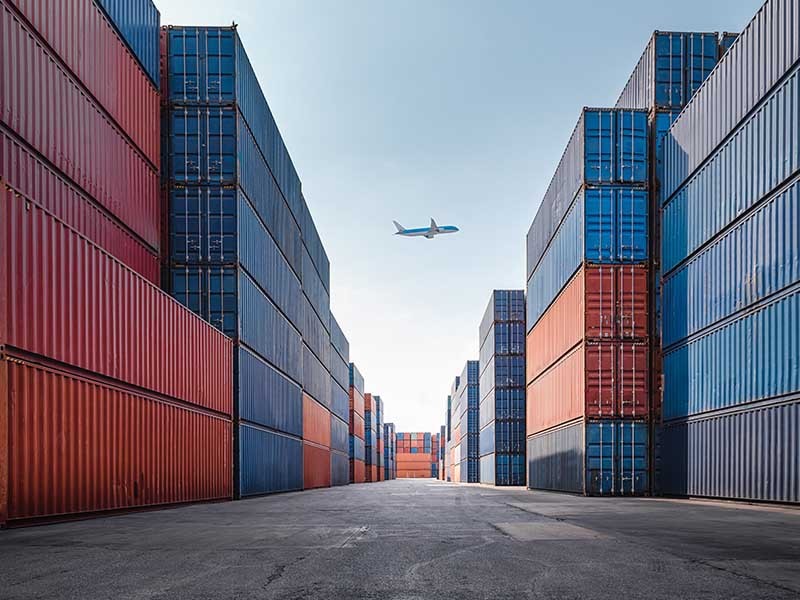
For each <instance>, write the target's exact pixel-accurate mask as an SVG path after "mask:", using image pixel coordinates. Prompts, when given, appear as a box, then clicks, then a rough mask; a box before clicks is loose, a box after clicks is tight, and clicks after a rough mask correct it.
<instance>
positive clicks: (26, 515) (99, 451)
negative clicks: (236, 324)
mask: <svg viewBox="0 0 800 600" xmlns="http://www.w3.org/2000/svg"><path fill="white" fill-rule="evenodd" d="M0 4H1V5H2V19H3V22H2V25H1V26H0V27H2V31H3V35H4V51H3V52H2V53H0V65H1V66H0V70H1V71H2V74H3V75H2V77H0V120H2V124H0V144H1V145H2V149H1V150H0V179H2V190H0V191H2V200H0V256H2V260H1V261H0V308H1V309H2V314H1V315H0V423H2V424H3V425H2V434H1V437H2V438H3V448H2V452H0V461H2V462H1V463H0V524H3V523H6V522H13V523H20V522H24V521H27V520H35V519H42V518H47V517H56V516H57V517H62V516H67V515H73V514H78V513H95V512H98V511H106V510H120V509H129V508H134V507H145V506H157V505H163V504H174V503H179V502H191V501H198V500H212V499H225V498H230V497H231V496H232V473H231V454H232V432H231V414H232V404H231V399H232V396H233V394H232V390H233V380H232V373H233V367H232V345H231V343H230V341H229V340H228V339H226V338H225V337H224V336H223V335H222V334H220V333H219V332H217V331H216V330H214V329H213V328H212V327H210V326H209V325H208V324H206V323H204V322H203V321H202V320H200V319H199V318H197V317H196V316H195V315H193V314H191V313H190V312H189V311H187V310H186V309H184V308H183V307H182V306H180V305H179V304H178V303H177V302H175V301H174V300H173V299H171V298H170V297H169V296H168V295H166V294H164V293H162V292H161V291H160V290H159V289H158V288H157V287H156V285H154V284H157V283H158V279H159V275H158V255H159V250H160V248H159V246H160V243H161V239H160V238H161V235H160V229H161V224H160V220H161V216H160V211H159V169H160V163H161V158H160V142H159V91H158V76H159V73H158V31H159V15H158V12H157V11H156V9H155V7H154V6H153V5H152V4H151V3H150V2H149V1H146V0H133V1H132V2H130V5H131V8H132V10H131V11H121V10H112V11H111V14H110V15H109V13H106V12H104V10H101V8H100V6H101V5H102V6H106V7H108V8H114V7H116V8H117V9H119V6H117V5H116V4H115V3H111V2H102V3H101V4H96V3H94V2H92V1H91V0H73V1H72V2H68V3H64V4H63V5H61V6H59V10H55V11H54V10H44V9H42V7H41V6H40V3H35V2H22V1H12V0H2V2H0ZM134 14H135V15H136V18H135V20H134V17H133V15H134ZM110 432H111V434H110ZM114 457H116V460H111V458H114ZM119 457H124V460H119ZM67 474H70V476H69V477H67Z"/></svg>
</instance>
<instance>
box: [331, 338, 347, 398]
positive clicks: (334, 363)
mask: <svg viewBox="0 0 800 600" xmlns="http://www.w3.org/2000/svg"><path fill="white" fill-rule="evenodd" d="M331 376H332V377H333V380H334V381H335V382H336V383H337V384H338V385H339V387H340V388H341V389H343V390H344V393H345V396H347V390H348V389H349V387H350V372H349V368H348V366H347V362H345V361H344V360H342V359H341V357H340V356H339V353H338V352H337V351H336V350H334V349H333V345H331ZM333 395H334V394H333V393H331V396H333Z"/></svg>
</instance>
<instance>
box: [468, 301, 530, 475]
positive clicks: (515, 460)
mask: <svg viewBox="0 0 800 600" xmlns="http://www.w3.org/2000/svg"><path fill="white" fill-rule="evenodd" d="M478 337H479V347H480V396H481V399H480V404H479V410H478V413H479V424H478V425H479V428H480V435H479V444H478V445H479V454H480V482H481V483H486V484H490V485H525V481H526V479H525V472H526V469H527V464H526V462H525V292H524V291H523V290H495V291H494V292H492V296H491V298H490V299H489V305H488V306H487V308H486V312H485V313H484V316H483V320H482V321H481V325H480V328H479V336H478Z"/></svg>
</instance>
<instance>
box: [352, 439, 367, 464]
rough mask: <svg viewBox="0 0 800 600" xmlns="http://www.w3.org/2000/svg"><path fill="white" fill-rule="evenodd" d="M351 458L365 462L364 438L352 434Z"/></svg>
mask: <svg viewBox="0 0 800 600" xmlns="http://www.w3.org/2000/svg"><path fill="white" fill-rule="evenodd" d="M349 450H350V453H349V454H350V460H351V461H353V460H356V461H360V462H362V463H363V462H364V456H365V454H364V440H362V439H361V438H359V437H357V436H354V435H352V434H351V435H350V448H349Z"/></svg>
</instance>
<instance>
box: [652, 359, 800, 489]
mask: <svg viewBox="0 0 800 600" xmlns="http://www.w3.org/2000/svg"><path fill="white" fill-rule="evenodd" d="M795 356H796V355H795ZM663 436H664V439H663V443H662V448H663V455H664V458H663V460H662V472H663V482H662V483H663V489H664V492H665V493H667V494H677V495H689V496H710V497H716V498H735V499H741V500H752V501H760V502H765V501H766V502H795V503H796V502H800V453H798V451H797V449H798V448H799V447H800V402H798V401H797V399H793V400H791V401H789V402H783V403H774V402H767V403H763V404H759V405H756V406H748V407H743V408H742V409H739V410H728V411H724V412H722V413H714V414H711V415H708V416H704V417H703V418H699V419H691V420H682V421H677V422H674V423H669V424H668V425H667V426H665V427H664V433H663Z"/></svg>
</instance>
